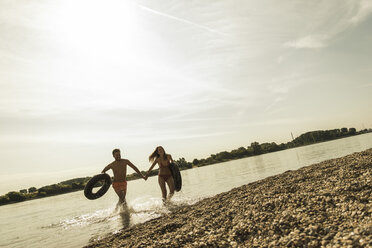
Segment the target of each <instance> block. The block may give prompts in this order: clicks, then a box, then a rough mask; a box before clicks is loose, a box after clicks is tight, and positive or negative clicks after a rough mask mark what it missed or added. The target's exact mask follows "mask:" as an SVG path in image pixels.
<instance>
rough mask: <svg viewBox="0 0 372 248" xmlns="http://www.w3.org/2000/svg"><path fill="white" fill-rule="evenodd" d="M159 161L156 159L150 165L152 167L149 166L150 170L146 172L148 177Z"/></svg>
mask: <svg viewBox="0 0 372 248" xmlns="http://www.w3.org/2000/svg"><path fill="white" fill-rule="evenodd" d="M157 163H158V159H156V160H155V161H154V163H152V165H151V166H150V168H149V170H148V171H147V173H146V176H145V177H146V178H147V177H148V176H149V174H150V172H151V171H152V169H154V166H155V165H156V164H157Z"/></svg>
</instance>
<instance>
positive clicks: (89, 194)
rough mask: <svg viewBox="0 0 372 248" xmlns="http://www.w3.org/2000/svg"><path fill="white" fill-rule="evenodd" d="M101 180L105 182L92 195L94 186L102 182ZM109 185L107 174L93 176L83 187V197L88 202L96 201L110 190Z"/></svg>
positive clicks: (109, 180)
mask: <svg viewBox="0 0 372 248" xmlns="http://www.w3.org/2000/svg"><path fill="white" fill-rule="evenodd" d="M102 180H105V183H104V184H103V185H102V187H101V188H100V189H99V190H98V191H97V192H96V193H93V188H94V185H96V184H97V183H98V182H99V181H102ZM110 185H111V178H110V176H109V175H108V174H105V173H102V174H98V175H95V176H94V177H92V178H91V179H90V180H89V181H88V183H87V184H86V185H85V188H84V195H85V197H86V198H88V199H89V200H95V199H98V198H100V197H101V196H103V195H104V194H105V193H106V192H107V190H108V189H109V188H110Z"/></svg>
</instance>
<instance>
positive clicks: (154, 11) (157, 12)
mask: <svg viewBox="0 0 372 248" xmlns="http://www.w3.org/2000/svg"><path fill="white" fill-rule="evenodd" d="M137 5H138V7H140V8H141V9H143V10H146V11H148V12H151V13H153V14H156V15H160V16H163V17H166V18H169V19H172V20H175V21H178V22H182V23H186V24H188V25H192V26H194V27H196V28H200V29H203V30H205V31H208V32H210V33H214V34H218V35H222V36H228V34H226V33H223V32H220V31H218V30H215V29H212V28H210V27H207V26H205V25H201V24H198V23H195V22H191V21H189V20H186V19H182V18H179V17H176V16H172V15H169V14H167V13H164V12H160V11H157V10H154V9H151V8H148V7H145V6H143V5H140V4H137Z"/></svg>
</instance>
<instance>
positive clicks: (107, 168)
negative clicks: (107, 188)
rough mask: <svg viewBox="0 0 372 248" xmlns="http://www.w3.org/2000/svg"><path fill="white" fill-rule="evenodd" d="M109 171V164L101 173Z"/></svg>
mask: <svg viewBox="0 0 372 248" xmlns="http://www.w3.org/2000/svg"><path fill="white" fill-rule="evenodd" d="M109 169H111V164H109V165H107V166H106V167H105V168H104V169H103V170H102V172H101V173H106V171H108V170H109Z"/></svg>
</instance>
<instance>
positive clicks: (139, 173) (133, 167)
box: [127, 160, 147, 180]
mask: <svg viewBox="0 0 372 248" xmlns="http://www.w3.org/2000/svg"><path fill="white" fill-rule="evenodd" d="M127 161H128V165H129V166H130V167H131V168H132V169H133V170H135V171H136V172H137V174H138V175H140V177H142V178H143V179H145V180H146V179H147V178H145V176H144V175H143V174H142V173H141V172H140V171H139V169H138V168H137V167H136V166H135V165H134V164H132V162H130V161H129V160H127Z"/></svg>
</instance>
